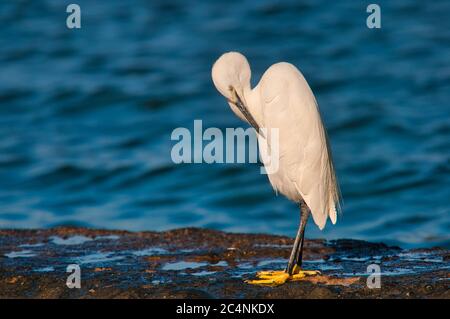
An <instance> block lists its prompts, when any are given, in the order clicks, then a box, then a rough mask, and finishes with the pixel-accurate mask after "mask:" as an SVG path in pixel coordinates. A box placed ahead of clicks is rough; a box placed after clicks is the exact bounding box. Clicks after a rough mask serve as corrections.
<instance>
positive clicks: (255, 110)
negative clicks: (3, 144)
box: [212, 52, 341, 285]
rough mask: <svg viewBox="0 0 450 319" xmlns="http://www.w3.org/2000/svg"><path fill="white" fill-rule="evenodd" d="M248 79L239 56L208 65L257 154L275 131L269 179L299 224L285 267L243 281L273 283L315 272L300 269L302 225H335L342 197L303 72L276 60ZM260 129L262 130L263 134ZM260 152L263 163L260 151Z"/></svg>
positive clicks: (231, 54)
mask: <svg viewBox="0 0 450 319" xmlns="http://www.w3.org/2000/svg"><path fill="white" fill-rule="evenodd" d="M250 77H251V71H250V66H249V63H248V61H247V59H246V58H245V56H243V55H242V54H240V53H238V52H228V53H225V54H223V55H222V56H221V57H220V58H219V59H218V60H217V61H216V62H215V63H214V65H213V67H212V79H213V82H214V85H215V86H216V88H217V90H218V91H219V92H220V93H221V94H222V95H223V96H224V97H225V98H226V99H227V100H228V104H229V105H230V107H231V109H232V110H233V112H234V113H235V114H236V115H237V116H238V117H239V118H241V119H242V120H244V121H246V122H248V123H249V124H250V125H251V126H252V127H253V128H254V129H255V130H256V132H257V133H258V143H259V147H260V151H261V150H262V148H264V149H266V150H267V148H269V149H270V147H271V146H270V143H271V142H272V143H273V141H272V140H271V138H270V134H271V129H272V128H277V129H278V134H279V141H278V149H279V157H278V160H279V168H278V170H277V171H276V172H272V173H269V172H268V177H269V180H270V183H271V184H272V187H273V188H274V189H275V191H276V192H279V193H281V194H283V195H285V196H286V197H287V198H289V199H290V200H292V201H294V202H296V203H298V204H299V206H300V225H299V228H298V232H297V236H296V238H295V242H294V246H293V248H292V252H291V256H290V258H289V262H288V264H287V267H286V269H285V270H284V271H264V272H259V273H257V277H258V279H257V280H251V281H248V282H249V283H252V284H261V285H278V284H282V283H284V282H286V281H287V280H292V281H294V280H300V279H301V278H304V277H305V276H307V275H314V274H317V273H318V272H317V271H303V270H301V265H302V251H303V239H304V234H305V226H306V223H307V221H308V218H309V215H310V214H311V215H312V217H313V220H314V222H315V223H316V225H317V226H318V227H319V228H320V229H323V228H324V227H325V224H326V222H327V219H328V217H329V218H330V220H331V221H332V222H333V224H334V223H336V218H337V212H338V211H339V208H340V204H339V203H340V198H341V197H340V192H339V187H338V184H337V180H336V175H335V170H334V166H333V160H332V157H331V149H330V146H329V143H328V137H327V133H326V131H325V128H324V125H323V123H322V119H321V116H320V112H319V108H318V105H317V102H316V99H315V97H314V94H313V93H312V91H311V88H310V87H309V85H308V83H307V82H306V80H305V78H304V77H303V75H302V73H300V71H299V70H298V69H297V68H296V67H295V66H294V65H292V64H289V63H286V62H281V63H276V64H274V65H272V66H271V67H270V68H269V69H267V70H266V72H265V73H264V74H263V76H262V78H261V80H260V82H259V83H258V85H257V86H256V87H255V88H253V89H252V88H251V87H250ZM260 128H265V130H264V132H265V134H267V135H268V136H265V134H263V133H262V131H260ZM260 153H261V155H262V159H263V163H264V164H265V161H264V155H263V154H264V152H260Z"/></svg>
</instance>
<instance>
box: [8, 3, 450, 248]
mask: <svg viewBox="0 0 450 319" xmlns="http://www.w3.org/2000/svg"><path fill="white" fill-rule="evenodd" d="M72 2H75V3H77V4H79V5H80V7H81V26H82V28H81V29H68V28H67V27H66V18H67V16H68V15H69V14H68V13H66V6H67V5H68V4H70V3H71V2H68V1H61V0H53V1H50V0H47V1H44V0H40V1H37V0H33V1H31V0H30V1H19V0H5V1H1V2H0V22H1V28H0V227H1V228H38V227H53V226H58V225H78V226H88V227H99V228H114V229H127V230H165V229H171V228H176V227H188V226H196V227H208V228H214V229H219V230H225V231H233V232H267V233H273V234H284V235H290V236H293V235H295V232H296V229H297V225H298V209H297V207H296V206H295V205H294V204H293V203H291V202H289V201H288V200H287V199H285V198H284V197H283V196H278V197H277V196H275V194H274V192H273V190H272V188H271V186H270V184H269V182H268V180H267V176H265V175H260V173H259V165H258V164H181V165H175V164H173V163H172V161H171V157H170V151H171V148H172V146H173V145H174V144H175V142H173V141H171V140H170V135H171V132H172V130H173V129H175V128H177V127H187V128H192V127H193V121H194V119H202V120H203V126H204V127H205V128H206V127H210V126H213V127H219V128H222V129H225V128H226V127H246V126H245V124H244V123H243V122H241V121H240V120H239V119H237V118H236V117H235V115H234V114H233V113H232V112H231V111H230V110H229V107H228V105H227V104H226V103H225V100H224V99H223V98H222V97H221V96H220V95H219V94H218V92H217V91H216V90H215V88H214V86H213V84H212V81H211V78H210V69H211V66H212V64H213V63H214V61H215V60H216V59H217V58H218V57H219V56H220V54H222V53H223V52H226V51H230V50H236V51H240V52H242V53H243V54H245V55H246V56H247V58H248V59H249V62H250V64H251V67H252V72H253V77H252V83H253V85H254V84H256V83H257V82H258V81H259V78H260V76H261V75H262V73H263V72H264V71H265V70H266V68H267V67H269V66H270V65H271V64H273V63H275V62H279V61H288V62H291V63H293V64H295V65H296V66H298V67H299V69H300V70H301V71H302V72H303V74H304V75H305V77H306V79H307V80H308V81H309V83H310V85H311V87H312V89H313V91H314V92H315V94H316V97H317V99H318V102H319V105H320V108H321V111H322V113H323V117H324V121H325V124H326V127H327V128H328V132H329V135H330V139H331V144H332V148H333V152H334V159H335V162H336V168H337V174H338V178H339V180H340V184H341V189H342V193H343V197H344V206H343V215H342V216H341V217H340V218H339V220H338V223H337V224H336V225H335V226H332V225H331V224H330V223H328V225H327V227H326V228H325V230H324V231H323V232H321V231H319V230H318V228H317V227H315V226H313V223H311V224H310V227H308V229H307V236H309V237H325V238H330V239H331V238H359V239H365V240H371V241H383V242H386V243H389V244H397V245H400V246H402V247H419V246H434V245H440V246H446V247H450V205H449V204H450V188H449V182H450V174H449V173H450V115H449V114H450V103H449V100H450V61H449V57H450V22H449V21H450V19H449V17H448V14H449V12H450V2H449V1H444V0H442V1H428V2H424V1H377V2H376V3H378V4H379V5H380V6H381V23H382V28H381V29H368V28H367V26H366V18H367V16H368V15H369V14H368V13H366V7H367V5H368V4H369V3H371V2H368V1H350V0H349V1H336V2H335V1H325V0H323V1H317V0H308V1H306V0H295V1H275V0H262V1H246V0H239V1H187V0H183V1H173V0H170V1H168V0H148V1H144V0H142V1H140V0H132V1H130V0H129V1H118V0H117V1H115V0H108V1H87V0H76V1H75V0H74V1H72Z"/></svg>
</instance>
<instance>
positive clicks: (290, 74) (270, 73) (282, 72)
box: [260, 63, 339, 229]
mask: <svg viewBox="0 0 450 319" xmlns="http://www.w3.org/2000/svg"><path fill="white" fill-rule="evenodd" d="M260 92H261V93H260V94H261V101H262V103H263V107H262V112H263V119H264V126H265V127H266V128H267V129H268V132H267V134H268V137H267V141H268V143H269V145H270V143H273V141H272V139H271V130H270V129H271V128H278V129H279V131H278V134H279V145H278V150H279V170H278V172H277V173H274V174H273V175H269V179H270V181H271V183H272V185H273V186H274V188H276V189H277V190H279V191H280V192H282V193H284V194H285V195H286V196H287V197H288V198H290V199H292V200H298V199H299V198H297V197H296V194H295V193H293V189H294V190H297V192H298V193H299V194H300V195H301V198H302V199H303V200H304V201H305V202H306V204H307V205H308V207H309V208H310V210H311V213H312V216H313V219H314V222H315V223H316V224H317V225H318V226H319V228H320V229H322V228H323V227H324V226H325V224H326V221H327V217H328V216H330V218H331V221H332V222H333V223H335V222H336V206H337V205H338V204H339V189H338V186H337V181H336V176H335V172H334V168H333V162H332V158H331V150H330V147H329V143H328V138H327V135H326V131H325V129H324V127H323V123H322V119H321V116H320V112H319V109H318V106H317V102H316V99H315V97H314V95H313V93H312V91H311V89H310V87H309V85H308V83H307V82H306V80H305V79H304V77H303V75H302V74H301V73H300V71H298V69H297V68H296V67H295V66H293V65H291V64H288V63H278V64H275V65H273V66H272V67H270V68H269V69H268V70H267V71H266V73H265V74H264V75H263V77H262V79H261V82H260ZM270 147H271V148H272V147H273V146H270ZM289 183H291V184H289ZM292 186H293V187H292Z"/></svg>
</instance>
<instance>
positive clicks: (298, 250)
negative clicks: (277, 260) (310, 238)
mask: <svg viewBox="0 0 450 319" xmlns="http://www.w3.org/2000/svg"><path fill="white" fill-rule="evenodd" d="M308 217H309V209H308V206H306V204H305V202H303V201H302V202H301V204H300V225H299V227H298V231H297V236H296V237H295V241H294V247H292V252H291V257H290V258H289V262H288V265H287V268H286V272H287V273H288V274H289V275H292V272H293V270H294V266H295V265H296V264H297V265H298V266H301V265H302V257H303V239H304V237H305V227H306V223H307V222H308Z"/></svg>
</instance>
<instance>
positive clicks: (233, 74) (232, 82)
mask: <svg viewBox="0 0 450 319" xmlns="http://www.w3.org/2000/svg"><path fill="white" fill-rule="evenodd" d="M211 75H212V80H213V82H214V85H215V86H216V88H217V90H218V91H219V92H220V94H222V95H223V96H224V97H225V98H226V99H227V100H228V104H230V107H231V109H232V110H233V112H234V113H235V114H236V115H237V116H238V117H240V118H241V119H242V120H244V121H247V122H248V123H249V124H250V125H251V126H253V128H254V129H255V130H256V132H259V125H258V124H257V123H256V121H255V119H254V118H253V116H252V115H251V114H250V112H249V111H248V107H247V105H246V101H245V97H244V93H245V92H248V91H250V77H251V71H250V65H249V64H248V61H247V59H246V58H245V56H243V55H242V54H240V53H238V52H228V53H224V54H222V56H221V57H220V58H219V59H217V61H216V62H215V63H214V65H213V67H212V72H211Z"/></svg>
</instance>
